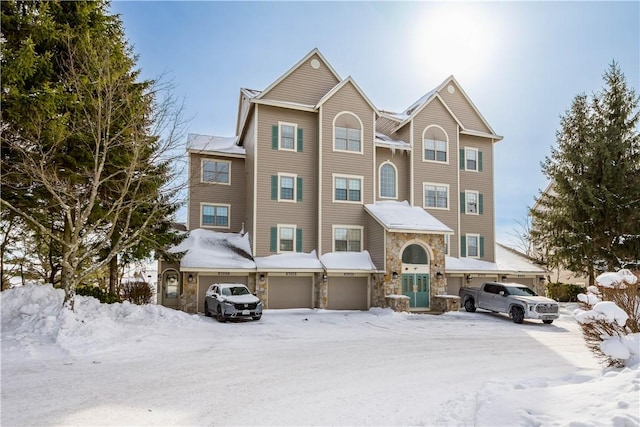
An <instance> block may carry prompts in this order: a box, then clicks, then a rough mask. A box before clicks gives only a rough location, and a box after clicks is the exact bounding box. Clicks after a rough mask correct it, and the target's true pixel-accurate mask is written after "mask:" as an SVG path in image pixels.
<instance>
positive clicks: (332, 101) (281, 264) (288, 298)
mask: <svg viewBox="0 0 640 427" xmlns="http://www.w3.org/2000/svg"><path fill="white" fill-rule="evenodd" d="M501 139H502V137H501V136H500V135H498V134H496V132H494V130H493V129H492V128H491V126H490V125H489V124H488V123H487V121H486V120H485V119H484V117H483V116H482V114H480V112H479V111H478V110H477V108H476V107H475V106H474V104H473V103H472V102H471V100H470V99H469V97H468V96H467V95H466V93H465V92H464V90H463V89H462V87H461V86H460V84H459V83H458V82H457V81H456V79H455V78H454V77H453V76H451V77H449V78H447V79H446V80H445V81H443V82H442V83H441V84H440V85H439V86H438V87H436V88H435V89H433V90H432V91H430V92H429V93H427V94H425V95H424V96H422V97H420V98H419V99H418V100H417V101H416V102H415V103H414V104H412V105H411V106H409V108H407V109H406V110H405V111H403V112H390V111H385V110H380V109H378V108H377V107H376V106H374V105H373V103H372V102H371V101H370V100H369V98H368V97H367V95H366V94H365V93H364V92H363V90H362V89H361V88H360V87H359V86H358V85H357V84H356V82H355V81H354V80H353V79H352V78H351V77H347V78H344V79H343V78H341V77H340V76H339V75H338V73H337V72H336V71H335V70H334V69H333V67H332V66H331V64H330V63H329V62H328V61H327V60H326V59H325V57H324V56H323V55H322V54H321V53H320V52H319V51H318V50H317V49H314V50H312V51H311V52H309V53H308V54H307V55H306V56H304V57H303V58H302V59H301V60H300V61H299V62H298V63H296V64H295V65H294V66H293V67H291V68H290V69H289V70H288V71H286V72H285V73H284V74H283V75H282V76H281V77H280V78H278V79H277V80H275V81H274V82H273V83H272V84H271V85H269V86H268V87H267V88H265V89H264V90H251V89H240V94H239V100H238V110H237V123H236V135H235V136H232V137H216V136H207V135H195V134H191V135H189V140H188V153H187V155H188V158H189V168H190V173H189V202H188V224H187V229H188V230H189V237H188V238H187V239H186V240H185V242H183V244H182V245H180V246H179V247H177V248H175V249H174V250H175V252H180V253H184V254H185V255H184V256H183V257H182V259H181V260H180V262H179V263H173V264H172V263H167V262H163V263H162V265H161V267H160V270H159V271H161V272H162V273H161V274H162V279H161V282H162V286H161V289H159V291H160V292H159V294H160V295H161V299H160V302H161V303H162V304H164V305H167V306H173V307H177V308H180V309H183V310H185V311H189V312H197V311H202V310H203V305H204V293H205V291H206V289H207V288H208V287H209V286H210V285H211V284H212V283H216V282H240V283H245V284H247V285H248V286H249V288H250V289H251V290H252V291H254V292H255V293H256V294H257V295H258V296H259V297H260V298H261V299H262V300H263V303H264V304H265V307H266V308H301V307H309V308H326V309H359V310H362V309H368V308H370V307H372V306H379V307H394V308H396V309H408V310H416V311H427V310H432V311H443V310H445V309H446V304H447V301H448V300H449V302H450V298H448V296H450V295H452V294H453V295H457V291H458V289H459V287H460V286H462V285H463V284H474V283H476V282H478V283H481V282H482V281H484V280H499V279H501V278H505V277H509V278H513V279H514V280H513V281H520V282H524V283H529V282H530V283H532V284H534V285H535V284H536V283H537V280H539V278H540V277H543V275H544V272H543V271H526V272H522V271H520V270H519V269H518V268H515V269H514V268H505V267H504V266H500V265H499V263H497V262H496V245H495V232H494V223H495V219H494V211H495V206H494V186H495V185H494V164H493V157H494V156H493V150H494V144H496V143H497V142H498V141H500V140H501Z"/></svg>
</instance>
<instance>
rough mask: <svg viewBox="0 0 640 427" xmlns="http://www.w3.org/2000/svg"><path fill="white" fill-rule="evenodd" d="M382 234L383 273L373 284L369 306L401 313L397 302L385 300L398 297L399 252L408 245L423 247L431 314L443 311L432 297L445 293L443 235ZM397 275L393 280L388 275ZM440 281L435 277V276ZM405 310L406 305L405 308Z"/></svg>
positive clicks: (399, 277) (436, 299) (400, 284)
mask: <svg viewBox="0 0 640 427" xmlns="http://www.w3.org/2000/svg"><path fill="white" fill-rule="evenodd" d="M385 233H386V237H387V240H386V247H385V259H386V271H385V275H384V278H376V279H375V280H374V287H373V295H372V301H371V302H372V305H374V306H377V307H389V306H391V303H393V306H394V307H393V308H394V310H402V308H403V307H404V305H405V304H403V303H402V302H401V301H392V299H389V298H388V296H390V295H402V283H401V276H402V251H403V249H404V248H405V247H406V246H408V245H409V244H412V243H416V244H419V245H420V246H423V247H424V248H425V250H426V251H427V255H428V256H429V276H430V285H431V288H430V292H429V296H430V302H429V307H430V310H431V311H436V312H443V311H447V306H446V304H444V303H443V301H442V300H441V299H438V298H434V297H435V296H436V295H441V294H446V293H447V279H446V277H445V270H444V268H445V259H444V258H445V247H444V235H442V234H421V233H394V232H389V231H385ZM393 272H396V273H398V277H397V278H396V279H395V280H394V279H393V277H392V273H393ZM438 272H440V273H441V277H440V278H438V277H437V273H438ZM406 306H407V308H408V304H406Z"/></svg>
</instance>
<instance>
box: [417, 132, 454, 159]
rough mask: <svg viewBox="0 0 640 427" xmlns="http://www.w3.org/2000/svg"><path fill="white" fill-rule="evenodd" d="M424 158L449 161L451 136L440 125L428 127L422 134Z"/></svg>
mask: <svg viewBox="0 0 640 427" xmlns="http://www.w3.org/2000/svg"><path fill="white" fill-rule="evenodd" d="M422 138H423V139H422V143H423V149H422V160H424V161H431V162H442V163H449V147H448V146H449V137H448V136H447V133H446V132H445V131H444V129H442V128H441V127H440V126H438V125H431V126H429V127H427V128H426V129H425V130H424V132H423V134H422Z"/></svg>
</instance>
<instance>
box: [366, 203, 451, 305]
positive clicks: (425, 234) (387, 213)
mask: <svg viewBox="0 0 640 427" xmlns="http://www.w3.org/2000/svg"><path fill="white" fill-rule="evenodd" d="M365 210H366V212H367V213H368V214H369V215H370V216H371V218H373V219H374V220H375V224H377V226H378V228H381V229H382V230H381V232H382V235H383V242H384V244H383V245H380V246H379V247H378V249H377V250H378V251H379V252H381V253H376V254H372V257H373V258H374V259H384V266H383V270H384V271H385V280H384V282H383V283H381V286H379V287H378V288H377V289H376V290H375V292H374V298H375V299H378V300H379V301H383V300H387V299H388V298H389V297H390V296H395V295H403V296H404V297H406V298H408V299H409V301H408V303H409V304H408V308H409V309H411V310H419V311H424V310H431V309H434V306H435V305H436V301H435V300H434V296H435V295H439V294H444V293H446V279H445V271H444V268H445V238H444V236H445V235H446V234H451V233H453V230H451V228H449V227H447V226H446V225H445V224H443V223H442V222H440V221H439V220H438V219H436V218H435V217H433V216H432V215H431V214H429V213H428V212H426V211H425V210H424V209H422V208H419V207H416V206H411V205H410V204H409V203H408V202H406V201H404V202H396V201H384V202H377V203H373V204H367V205H365ZM375 224H374V226H373V227H370V228H371V231H372V233H376V227H375ZM375 238H376V237H374V236H372V239H375ZM436 309H438V308H437V307H436Z"/></svg>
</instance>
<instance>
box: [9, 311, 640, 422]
mask: <svg viewBox="0 0 640 427" xmlns="http://www.w3.org/2000/svg"><path fill="white" fill-rule="evenodd" d="M4 308H5V307H4V301H3V309H4ZM135 309H138V307H135ZM160 309H161V308H160V307H158V308H156V309H154V310H155V311H153V312H150V313H148V314H140V313H139V312H135V313H134V314H135V316H134V317H136V319H134V320H131V319H129V318H131V316H133V315H134V314H127V315H126V316H125V315H122V314H118V315H114V314H111V317H110V318H109V319H108V321H107V320H105V318H104V316H102V317H96V316H93V317H87V318H86V319H84V323H83V325H82V326H81V327H76V326H69V324H68V323H66V324H65V323H63V324H62V326H60V331H58V332H57V335H56V337H54V338H50V335H51V334H49V335H48V336H49V338H47V336H44V335H42V336H39V335H37V334H36V335H33V336H31V337H30V338H29V336H28V334H26V333H25V332H24V331H21V330H20V328H18V327H15V328H13V329H12V328H11V325H5V324H4V317H3V337H2V420H1V421H2V425H7V426H9V425H11V426H19V425H427V426H432V425H456V426H457V425H534V424H536V423H538V422H542V424H547V425H548V423H545V420H546V421H549V420H550V419H551V420H556V421H559V423H560V424H558V425H563V424H565V423H569V422H571V421H582V422H584V423H585V424H583V425H600V424H602V422H601V421H603V419H602V418H599V417H602V416H603V415H602V410H603V408H602V407H600V408H599V409H597V410H595V409H593V410H591V409H590V408H591V405H590V404H582V406H579V407H576V405H580V404H577V403H576V400H577V397H576V396H575V394H573V393H574V392H572V393H571V395H563V394H562V393H561V392H557V391H558V390H560V387H565V386H569V387H574V386H575V387H578V386H580V385H581V384H583V383H588V382H589V381H596V380H598V378H601V368H600V367H599V366H598V365H597V363H596V361H595V360H594V359H593V358H592V356H591V354H590V353H589V352H588V350H587V349H586V347H585V345H584V343H583V340H582V337H581V335H580V333H579V331H578V328H577V325H576V323H575V321H574V320H573V318H572V316H571V315H570V313H568V311H567V310H566V309H564V310H563V313H562V316H561V318H560V319H559V320H558V321H556V322H554V323H553V324H552V325H543V324H542V323H541V322H536V321H525V324H524V325H516V324H514V323H512V322H511V321H510V320H509V319H508V318H507V317H505V316H502V315H496V314H491V313H484V312H477V313H465V312H456V313H448V314H445V315H441V316H433V315H407V314H398V313H393V312H391V311H389V310H375V309H374V310H371V311H369V312H339V311H322V310H316V311H313V310H282V311H274V310H266V311H265V314H264V316H263V318H262V320H261V321H259V322H241V323H234V322H228V323H225V324H220V323H217V322H216V321H215V320H213V319H210V318H205V317H202V316H186V315H182V314H181V313H180V315H179V316H178V315H176V319H173V318H171V317H169V318H167V319H164V320H163V319H162V316H166V313H165V314H162V316H160V317H159V314H158V313H164V312H161V311H160ZM132 310H133V308H132ZM162 310H164V309H162ZM78 311H80V310H78ZM78 315H79V316H80V315H81V313H80V314H78ZM3 316H4V314H3ZM127 322H129V323H127ZM65 325H66V326H65ZM73 325H75V323H74V324H73ZM65 327H66V328H67V332H65V333H62V332H63V331H64V328H65ZM29 339H30V340H31V341H29ZM25 352H29V355H26V354H25ZM630 375H632V376H633V375H635V378H636V379H637V370H636V371H635V373H634V372H632V373H631V374H630ZM628 377H629V376H628V375H627V377H625V378H627V380H625V381H626V382H628ZM620 378H621V381H622V380H623V376H622V374H620ZM637 386H638V384H637V383H636V387H637ZM616 387H617V385H616ZM600 388H601V387H600ZM600 388H598V387H596V392H597V391H598V390H599V389H600ZM602 392H603V393H606V389H605V390H603V391H602ZM632 392H633V390H631V389H629V390H628V394H625V393H624V391H623V390H620V392H619V397H618V398H617V400H616V399H613V400H612V401H611V402H609V403H610V405H611V410H612V411H614V410H615V411H617V412H616V416H617V415H625V413H626V412H629V413H631V414H633V411H636V413H637V407H638V402H637V401H636V402H634V401H633V399H631V401H629V400H630V399H629V398H628V396H633V394H632ZM550 393H551V395H552V396H554V397H553V402H549V403H544V402H545V399H543V398H542V397H543V396H547V397H548V396H550ZM636 393H637V392H636ZM514 401H515V403H514ZM506 402H509V403H506ZM540 402H542V403H540ZM587 402H590V401H589V400H588V401H587ZM621 402H622V403H621ZM572 405H573V406H572ZM624 405H626V410H624V409H625V408H624ZM572 407H573V408H574V409H575V411H573V410H570V408H572ZM621 407H622V408H623V411H622V412H620V408H621ZM568 409H569V410H568ZM604 409H606V407H605V408H604ZM567 410H568V412H567ZM590 410H591V413H590V412H589V411H590ZM594 411H596V412H594ZM604 416H605V418H604V420H608V422H611V419H612V416H614V414H613V413H611V414H609V413H606V411H605V415H604ZM565 417H568V418H565ZM631 419H632V420H633V417H631ZM590 421H593V424H591V423H590ZM636 422H637V419H636ZM623 425H624V424H623ZM629 425H633V424H629Z"/></svg>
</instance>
